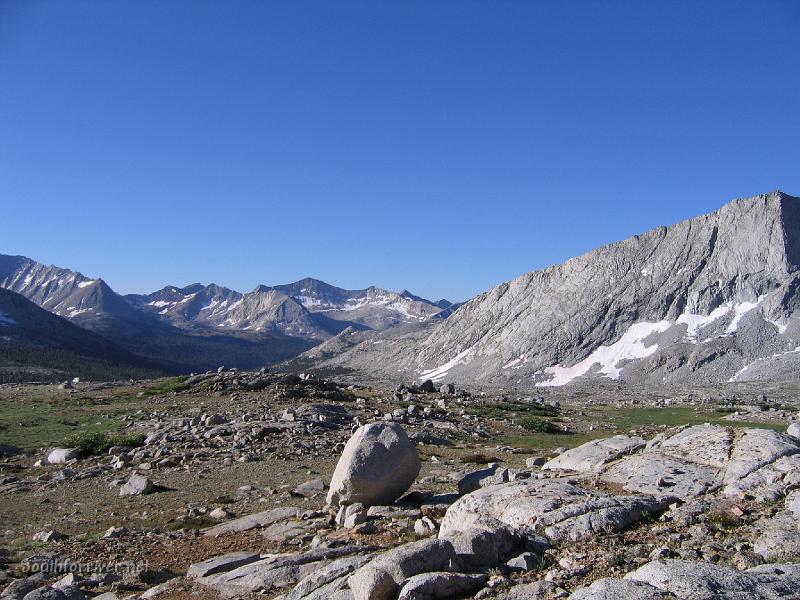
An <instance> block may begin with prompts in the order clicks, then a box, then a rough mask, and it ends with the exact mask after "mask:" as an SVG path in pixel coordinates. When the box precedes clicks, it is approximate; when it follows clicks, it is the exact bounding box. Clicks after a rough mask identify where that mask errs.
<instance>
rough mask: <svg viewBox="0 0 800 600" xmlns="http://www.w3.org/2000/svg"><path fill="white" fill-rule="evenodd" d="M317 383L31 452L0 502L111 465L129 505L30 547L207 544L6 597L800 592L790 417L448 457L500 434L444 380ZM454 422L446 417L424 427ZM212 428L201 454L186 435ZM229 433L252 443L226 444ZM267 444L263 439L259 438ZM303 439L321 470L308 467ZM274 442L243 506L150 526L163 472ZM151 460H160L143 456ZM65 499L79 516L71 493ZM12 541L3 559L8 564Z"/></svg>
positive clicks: (704, 596)
mask: <svg viewBox="0 0 800 600" xmlns="http://www.w3.org/2000/svg"><path fill="white" fill-rule="evenodd" d="M243 377H244V376H242V375H237V379H243ZM207 380H210V381H212V382H217V381H222V377H221V376H219V377H214V378H207ZM282 381H283V380H282ZM309 381H310V380H309ZM281 385H284V384H283V383H282V384H281ZM292 385H296V386H300V385H301V384H300V383H297V382H293V383H292ZM302 385H305V386H306V387H308V386H309V385H311V383H309V382H308V381H306V382H303V383H302ZM314 385H316V386H317V387H319V388H320V389H324V390H325V393H329V394H331V395H333V394H337V401H338V403H337V401H334V402H332V403H328V404H325V403H310V402H309V401H308V398H305V399H303V400H302V402H301V404H299V405H294V406H281V407H280V408H276V409H275V410H274V411H273V412H272V413H270V414H269V415H265V414H264V413H263V412H259V411H257V410H255V409H253V411H252V413H249V414H251V415H252V416H248V417H242V418H240V417H235V416H233V415H230V414H224V415H223V414H221V413H215V414H211V413H207V414H203V415H202V416H201V417H198V418H197V420H196V422H195V421H187V420H186V419H180V418H175V419H163V420H162V421H161V422H159V423H158V426H157V427H156V428H155V429H154V430H153V431H150V432H149V433H148V434H147V436H146V438H145V439H146V443H145V445H144V446H142V447H141V448H139V449H131V448H116V447H112V448H111V449H110V450H109V456H110V457H111V463H110V464H109V465H106V466H102V467H101V466H100V465H98V464H96V463H92V462H91V461H92V459H91V458H86V457H82V456H79V453H78V452H77V451H76V450H75V449H74V448H67V447H64V448H55V449H50V450H49V451H48V452H47V453H46V456H45V454H42V456H43V458H42V465H41V466H40V467H37V468H40V469H45V468H51V469H57V470H56V471H53V473H60V475H59V476H58V478H53V477H52V476H48V477H49V478H48V479H42V476H40V478H39V479H36V478H35V477H30V478H28V479H26V480H23V479H19V480H17V481H11V482H8V483H7V485H8V486H9V487H8V488H7V489H6V492H5V495H4V496H3V498H5V499H8V498H11V497H17V496H19V494H21V493H28V494H30V495H29V497H30V498H37V497H43V496H42V495H43V494H44V493H46V492H48V491H52V490H56V491H58V490H61V491H63V490H65V489H70V488H69V487H68V486H69V485H72V484H73V483H75V481H76V480H77V482H78V483H80V482H91V481H93V479H92V477H94V478H102V477H109V478H111V477H113V478H114V480H113V481H112V483H111V484H109V485H105V487H106V488H107V493H108V494H110V495H112V496H113V501H114V502H117V503H119V504H117V505H116V506H130V507H136V509H137V511H138V512H137V516H136V519H137V520H136V521H134V520H132V519H129V518H125V519H121V521H120V523H118V524H117V525H116V526H113V527H109V528H108V529H107V530H101V533H100V534H99V535H100V539H99V540H89V541H83V542H79V541H77V540H75V539H74V537H75V536H74V534H72V533H64V532H63V531H59V530H58V529H56V528H55V527H53V526H50V527H45V528H43V529H42V530H41V531H39V532H38V533H37V534H36V536H37V537H36V538H35V540H34V542H33V544H35V545H34V546H33V547H34V548H39V549H40V550H39V554H38V555H37V557H38V558H37V560H39V561H43V562H46V561H47V560H48V557H52V556H54V555H55V554H59V553H60V555H61V556H65V555H66V556H70V557H71V560H74V561H75V563H81V562H85V561H87V560H89V559H90V558H91V553H92V552H94V551H97V552H100V551H102V552H103V553H104V554H103V557H116V560H118V561H121V562H122V561H126V560H128V561H130V560H132V557H136V559H137V560H141V561H146V560H147V559H148V557H150V558H152V560H153V561H154V562H153V564H160V563H156V560H158V559H159V558H158V557H161V556H163V555H164V554H167V555H170V556H172V557H173V558H174V557H175V556H180V554H181V553H186V555H187V556H193V557H194V556H199V557H200V558H199V559H194V560H185V562H184V563H182V564H183V565H184V566H183V567H178V568H173V569H166V568H150V569H149V570H146V571H143V572H140V573H138V574H137V579H136V580H135V585H131V584H130V583H129V581H128V579H125V578H124V577H119V576H118V574H116V573H105V574H103V573H91V574H86V573H80V572H74V573H71V572H68V571H67V570H63V569H62V570H61V571H59V572H58V573H54V572H52V571H47V570H40V571H37V570H35V569H32V570H31V571H30V572H28V573H26V574H24V576H18V577H15V578H14V579H13V580H12V581H10V583H8V584H7V586H6V587H5V589H4V590H3V591H2V593H0V599H2V600H36V599H53V600H66V599H70V600H80V599H81V598H101V599H102V600H113V599H114V598H116V599H117V600H123V599H125V600H127V599H130V600H133V599H134V598H137V599H138V598H141V599H149V598H164V599H169V598H176V599H178V600H182V599H189V598H192V599H197V600H217V599H221V598H228V599H255V598H281V600H438V599H447V598H453V599H458V598H486V599H497V600H523V599H542V600H545V599H553V598H565V599H566V598H569V599H572V600H616V599H621V600H646V599H647V600H649V599H660V600H661V599H663V600H666V599H678V600H712V599H713V600H718V599H731V600H744V599H748V600H749V599H770V600H771V599H777V598H788V599H792V598H794V599H798V598H800V437H799V436H800V431H798V429H797V424H796V423H797V422H796V421H793V422H792V423H791V424H790V425H789V427H788V429H787V428H786V426H785V425H784V426H783V427H782V428H781V430H777V429H776V428H774V427H759V426H740V425H737V424H735V423H733V422H731V423H730V424H728V422H727V421H724V420H722V419H720V420H719V421H718V422H716V423H711V422H708V423H699V424H694V425H679V426H669V427H667V426H664V427H658V428H657V431H652V432H650V433H649V434H645V433H644V431H642V430H639V431H634V430H631V431H629V432H628V433H624V434H618V435H612V436H609V437H600V438H596V439H590V440H589V441H586V442H585V443H577V444H575V445H574V447H571V448H565V447H558V448H553V449H552V450H547V451H545V452H541V451H540V452H538V453H536V454H534V453H530V454H527V455H526V454H524V453H521V451H519V450H515V449H513V448H505V447H501V446H498V448H497V452H496V453H495V454H494V455H493V457H494V458H496V457H497V456H499V455H502V453H503V452H506V453H507V454H508V456H515V459H514V460H513V463H512V461H510V460H509V461H505V462H504V461H502V459H497V458H496V460H495V461H492V460H491V458H492V457H486V456H483V455H476V456H470V457H469V460H468V461H467V460H463V461H461V462H460V464H461V465H462V468H460V469H459V468H456V466H457V464H458V462H457V460H456V459H455V458H452V457H453V456H455V455H447V456H450V458H447V457H446V456H445V454H444V453H446V452H448V451H449V450H452V448H453V447H454V446H455V445H456V444H459V443H462V442H460V441H459V440H463V439H464V438H463V437H461V438H459V435H460V434H461V435H463V434H462V433H461V432H459V427H460V425H458V423H463V428H464V429H467V428H471V429H469V431H470V435H474V437H475V438H479V437H480V435H482V434H479V433H477V432H483V431H486V432H488V433H487V434H486V435H487V437H488V436H490V435H494V434H493V433H492V427H494V426H495V425H494V423H495V421H493V420H492V419H491V418H485V419H483V420H481V419H479V418H476V417H474V416H472V415H471V414H470V412H469V411H468V410H461V411H460V412H456V411H455V410H450V412H449V413H446V412H444V411H442V412H439V413H436V412H435V411H434V410H433V409H431V408H430V406H434V405H439V404H440V405H448V404H450V403H453V404H455V402H456V400H455V399H454V398H453V394H454V393H455V389H454V388H452V389H443V390H440V389H439V388H435V389H434V390H433V391H431V392H422V391H415V393H416V394H419V396H420V397H421V395H422V394H424V393H427V394H430V395H431V396H430V398H429V399H428V400H427V402H426V401H424V399H423V400H416V401H415V403H409V405H408V406H405V407H403V408H402V410H400V409H396V410H395V411H392V412H390V411H385V410H384V411H381V410H379V409H375V408H370V406H369V403H371V402H374V399H371V398H366V399H364V398H363V397H356V396H357V394H356V392H357V390H355V389H353V390H351V392H352V394H351V396H350V397H347V399H346V400H345V401H342V400H341V398H342V397H346V396H345V394H344V392H342V391H340V390H339V389H338V388H335V389H334V388H333V387H325V386H323V385H322V384H314ZM287 389H293V388H286V387H283V388H281V390H283V391H282V392H281V393H282V394H284V395H283V396H282V397H284V398H285V397H288V396H290V395H291V394H288V393H287V392H286V390H287ZM439 394H443V395H448V397H447V398H441V397H439V396H438V395H439ZM461 401H462V402H463V403H462V404H461V406H464V407H469V404H468V403H469V402H472V400H470V399H469V398H467V397H466V396H464V397H462V399H461ZM426 404H427V405H428V406H426ZM453 404H450V405H453ZM545 408H547V407H545ZM557 409H558V407H557V406H556V405H555V404H553V406H552V407H549V408H547V410H553V411H554V410H557ZM358 410H361V411H362V412H361V413H357V412H356V411H358ZM482 410H483V411H484V413H488V410H489V409H486V408H483V409H482ZM491 410H496V409H495V408H494V405H492V407H491ZM541 410H544V408H542V409H541ZM564 412H566V409H565V411H564ZM577 412H579V411H576V413H573V414H577ZM554 414H555V413H554ZM448 415H456V416H452V417H448ZM446 418H451V419H452V420H451V421H449V422H452V423H454V424H453V426H449V427H447V428H444V427H440V428H438V429H437V426H435V425H429V423H444V422H445V421H444V419H446ZM457 419H458V420H457ZM556 422H558V421H556ZM571 422H573V423H574V421H571ZM756 425H757V424H756ZM440 430H441V431H440ZM254 432H255V433H254ZM542 435H558V434H548V433H543V434H542ZM565 435H566V434H561V437H559V438H557V439H565V437H564V436H565ZM197 440H204V441H202V442H200V441H197ZM275 440H285V443H284V444H283V445H282V444H280V443H275ZM289 440H294V441H295V442H297V441H298V440H305V441H304V442H303V443H304V444H305V446H304V448H298V449H297V450H298V456H301V457H305V458H301V459H302V460H305V461H306V462H302V463H301V462H291V461H292V460H294V458H293V456H294V455H293V454H291V453H290V451H289V450H291V448H289V446H288V444H289ZM211 441H214V443H215V446H214V448H212V449H210V450H207V449H206V448H207V447H206V446H204V447H202V448H200V449H197V447H196V446H193V444H195V443H198V444H199V443H203V444H206V443H209V444H210V442H211ZM216 441H218V443H217V442H216ZM226 443H233V444H234V447H235V448H236V449H238V450H239V452H240V454H239V456H241V457H245V458H242V459H237V460H229V458H223V456H225V457H227V456H228V455H227V454H224V452H226V451H225V450H224V449H225V448H226V446H225V445H224V444H226ZM259 444H263V447H264V448H265V450H264V451H263V452H262V453H261V454H259V453H256V452H255V451H254V450H253V448H255V447H259V446H258V445H259ZM463 447H464V448H474V446H468V445H466V444H465V445H464V446H463ZM180 448H183V449H184V453H183V454H180V456H181V458H176V457H177V456H179V453H178V452H177V451H176V450H177V449H180ZM208 448H211V446H208ZM309 449H313V450H314V451H316V452H317V453H318V454H319V456H320V460H327V459H330V463H328V464H329V465H330V466H328V467H326V468H325V469H320V470H315V469H313V468H311V467H310V466H308V462H307V457H308V455H309ZM189 452H192V454H189ZM267 454H269V455H270V456H273V455H274V456H275V457H276V458H275V462H270V463H268V464H269V467H268V468H269V469H277V468H279V467H278V466H277V465H279V464H281V462H283V463H286V464H290V465H292V469H294V471H299V473H296V474H297V477H298V478H296V479H294V480H293V483H291V484H287V485H284V486H283V487H282V488H278V487H276V488H275V489H273V490H269V491H266V492H264V495H263V496H262V497H260V498H259V499H258V500H256V501H254V502H248V503H245V502H243V501H241V502H240V501H239V500H238V499H239V498H242V497H245V498H246V497H250V496H252V495H253V493H254V491H255V489H254V486H252V485H244V486H238V487H237V488H235V489H222V490H220V489H216V491H215V493H217V494H218V497H219V498H220V500H219V501H218V502H216V508H215V509H214V510H210V511H199V510H194V509H193V508H192V507H190V512H189V514H187V515H186V516H185V517H184V518H182V520H181V522H180V525H181V528H180V529H173V530H171V531H170V530H165V529H164V528H155V527H153V528H152V529H150V530H148V529H146V528H145V529H143V528H142V525H141V523H143V522H145V521H146V520H147V519H148V518H149V517H150V515H151V514H152V515H153V516H154V517H156V518H157V514H158V511H159V509H158V507H159V504H158V503H159V502H165V501H166V500H168V499H169V498H170V497H171V496H170V494H173V495H174V494H178V493H180V492H181V490H179V489H177V484H176V483H175V481H177V479H175V478H172V479H171V478H170V477H168V475H169V474H170V473H185V472H189V473H191V472H192V471H193V470H194V469H195V467H194V465H195V464H196V463H195V462H194V461H200V460H202V461H205V462H204V463H203V464H204V465H206V466H205V467H204V470H203V471H202V472H203V473H204V475H203V476H202V477H200V478H199V479H198V481H201V482H202V481H204V480H206V479H208V478H210V477H212V476H213V474H214V473H215V472H218V473H221V474H222V480H223V482H224V479H225V475H224V474H225V473H226V470H230V473H231V475H230V477H233V476H234V475H233V474H234V473H235V472H236V471H235V469H237V468H240V469H244V470H245V471H246V470H247V469H256V468H257V465H261V464H263V463H262V462H260V461H263V460H265V459H263V458H259V457H260V456H265V455H267ZM520 454H521V455H520ZM543 454H544V455H543ZM443 456H444V457H443ZM482 459H483V460H482ZM145 460H146V461H147V464H148V465H150V464H154V465H160V466H162V467H163V468H152V467H148V468H142V467H141V462H138V463H137V461H145ZM215 460H216V461H217V462H213V461H215ZM137 464H138V465H139V466H138V468H137V467H136V466H135V465H137ZM320 464H322V463H320ZM47 465H53V467H48V466H47ZM237 465H238V466H237ZM466 465H469V467H468V468H463V467H464V466H466ZM67 470H71V471H72V473H73V474H72V475H69V474H66V475H65V474H64V471H67ZM120 471H121V472H122V474H117V473H118V472H120ZM282 473H283V472H282ZM92 474H94V475H92ZM284 476H285V475H283V474H282V475H280V477H284ZM275 477H276V478H278V477H279V475H276V476H275ZM59 478H60V479H59ZM87 485H88V484H87ZM230 485H231V486H233V485H235V484H230ZM37 486H38V487H37ZM223 486H224V483H223ZM14 494H16V495H17V496H14ZM225 494H227V495H225ZM65 498H67V501H69V502H72V506H74V507H76V508H75V510H76V514H77V510H78V508H77V504H78V503H80V500H74V499H73V498H74V497H73V496H66V497H65ZM270 498H272V499H276V498H282V499H286V500H287V502H285V503H284V502H282V503H278V502H275V501H272V500H270ZM67 501H64V502H65V504H66V503H67ZM242 506H247V507H250V508H251V510H249V511H246V512H245V511H243V510H241V507H242ZM253 509H255V510H253ZM191 510H194V512H191ZM117 516H119V515H117ZM123 523H124V526H123ZM102 531H105V532H104V533H102ZM36 545H38V546H36ZM92 548H96V549H98V550H92ZM8 556H9V555H4V556H2V557H0V558H2V559H4V560H5V562H6V563H8V562H9V561H10V558H8ZM31 560H33V559H31ZM29 564H33V563H29ZM175 564H177V563H175Z"/></svg>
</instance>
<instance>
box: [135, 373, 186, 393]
mask: <svg viewBox="0 0 800 600" xmlns="http://www.w3.org/2000/svg"><path fill="white" fill-rule="evenodd" d="M188 379H189V378H188V377H172V378H170V379H166V380H164V381H159V382H158V383H156V384H155V385H151V386H149V387H148V388H146V389H144V390H143V391H144V395H145V396H163V395H165V394H171V393H172V392H183V391H184V390H186V389H188V387H189V386H187V385H186V381H187V380H188Z"/></svg>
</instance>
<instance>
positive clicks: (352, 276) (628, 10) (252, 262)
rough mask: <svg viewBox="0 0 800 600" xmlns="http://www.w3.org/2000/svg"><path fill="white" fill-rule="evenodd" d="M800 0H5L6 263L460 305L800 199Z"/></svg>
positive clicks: (0, 184)
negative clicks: (678, 230) (375, 288)
mask: <svg viewBox="0 0 800 600" xmlns="http://www.w3.org/2000/svg"><path fill="white" fill-rule="evenodd" d="M799 30H800V3H798V2H778V1H766V2H756V1H753V2H729V1H724V2H722V1H720V2H702V3H698V2H678V1H675V2H661V3H659V2H638V1H636V2H633V1H631V2H625V1H621V0H620V1H614V2H602V1H596V2H595V1H592V2H502V3H498V2H488V1H487V2H471V1H468V0H458V1H455V0H453V1H450V2H430V1H426V2H413V1H405V0H404V1H402V2H399V1H398V2H322V1H320V2H305V1H292V2H288V1H287V2H280V3H279V2H260V1H259V2H256V1H253V2H242V1H229V2H222V1H219V2H203V1H197V0H195V1H191V2H189V1H186V2H180V1H175V0H173V1H165V2H155V1H150V2H148V1H144V2H142V1H139V0H136V1H133V0H131V1H127V2H117V1H109V0H101V1H97V2H82V1H80V0H71V1H70V2H62V1H52V2H42V1H37V0H19V1H17V0H0V253H10V254H25V255H28V256H31V257H33V258H35V259H37V260H40V261H42V262H46V263H55V264H58V265H61V266H66V267H70V268H74V269H77V270H80V271H82V272H83V273H85V274H87V275H90V276H102V277H104V278H105V279H106V280H107V281H108V282H109V283H110V284H111V285H112V287H114V288H115V289H117V290H118V291H120V292H134V291H139V292H143V291H151V290H155V289H157V288H160V287H162V286H164V285H166V284H176V285H183V284H188V283H191V282H195V281H200V282H204V283H208V282H212V281H213V282H216V283H219V284H222V285H226V286H229V287H233V288H235V289H240V290H243V291H247V290H250V289H252V288H253V287H255V286H256V284H258V283H267V284H277V283H286V282H290V281H294V280H296V279H299V278H301V277H304V276H312V277H318V278H321V279H324V280H326V281H328V282H330V283H334V284H337V285H340V286H343V287H351V288H354V287H365V286H367V285H371V284H374V285H380V286H383V287H387V288H390V289H401V288H408V289H410V290H412V291H414V292H415V293H418V294H422V295H426V296H429V297H434V298H440V297H447V298H450V299H455V300H463V299H466V298H468V297H470V296H472V295H474V294H476V293H479V292H481V291H484V290H486V289H488V288H490V287H491V286H493V285H495V284H497V283H499V282H501V281H504V280H507V279H511V278H513V277H516V276H517V275H520V274H522V273H525V272H527V271H530V270H533V269H536V268H541V267H545V266H547V265H549V264H552V263H556V262H561V261H563V260H565V259H567V258H569V257H570V256H574V255H577V254H580V253H582V252H585V251H587V250H590V249H592V248H594V247H596V246H598V245H601V244H604V243H607V242H611V241H615V240H618V239H622V238H625V237H628V236H630V235H632V234H635V233H640V232H643V231H646V230H648V229H650V228H652V227H655V226H658V225H665V224H670V223H673V222H676V221H678V220H681V219H683V218H686V217H690V216H694V215H697V214H701V213H704V212H708V211H711V210H715V209H717V208H719V207H720V206H721V205H722V204H724V203H725V202H727V201H728V200H731V199H733V198H737V197H743V196H751V195H755V194H758V193H762V192H767V191H770V190H773V189H783V190H785V191H787V192H789V193H793V194H795V195H800V144H798V139H800V110H798V98H800V93H798V92H800V42H798V34H797V32H798V31H799Z"/></svg>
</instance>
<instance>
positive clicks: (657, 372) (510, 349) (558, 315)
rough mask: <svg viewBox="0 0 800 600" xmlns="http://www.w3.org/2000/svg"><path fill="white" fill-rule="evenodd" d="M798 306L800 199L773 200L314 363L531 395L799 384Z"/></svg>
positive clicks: (553, 271)
mask: <svg viewBox="0 0 800 600" xmlns="http://www.w3.org/2000/svg"><path fill="white" fill-rule="evenodd" d="M799 307H800V199H798V198H795V197H792V196H789V195H788V194H785V193H783V192H773V193H770V194H765V195H760V196H756V197H753V198H746V199H738V200H734V201H733V202H731V203H729V204H727V205H725V206H724V207H723V208H721V209H720V210H718V211H716V212H713V213H710V214H707V215H703V216H700V217H696V218H693V219H688V220H686V221H682V222H680V223H677V224H675V225H673V226H671V227H657V228H655V229H653V230H651V231H649V232H647V233H644V234H642V235H636V236H633V237H631V238H628V239H626V240H624V241H620V242H617V243H613V244H609V245H607V246H603V247H601V248H598V249H597V250H594V251H592V252H589V253H587V254H584V255H582V256H578V257H576V258H572V259H570V260H568V261H566V262H564V263H562V264H559V265H553V266H551V267H549V268H546V269H542V270H538V271H533V272H531V273H528V274H526V275H522V276H521V277H519V278H517V279H515V280H513V281H509V282H506V283H502V284H500V285H498V286H497V287H495V288H493V289H491V290H489V291H487V292H486V293H484V294H481V295H479V296H478V297H476V298H474V299H473V300H471V301H469V302H467V303H466V304H464V305H463V306H461V307H459V308H458V309H457V310H456V311H455V312H454V313H453V314H452V315H451V316H450V317H449V318H447V319H443V320H439V321H438V322H435V323H432V324H431V326H429V327H427V328H425V329H418V330H416V331H413V332H409V333H407V334H404V335H401V336H396V335H388V334H385V335H374V336H371V337H369V338H367V339H359V340H357V343H352V344H344V345H343V347H342V348H341V351H340V352H337V353H334V354H326V355H324V356H318V357H317V360H316V361H315V364H316V366H317V367H319V368H333V367H336V368H347V369H351V370H353V371H356V372H363V373H369V374H371V375H373V376H375V375H380V376H383V377H386V378H393V379H406V380H408V379H411V378H419V379H425V378H431V379H433V380H434V381H444V380H447V381H453V382H456V383H478V384H486V385H501V386H520V387H535V386H559V385H565V384H568V383H573V382H585V381H596V380H605V381H608V380H612V381H615V380H616V381H627V382H640V383H648V384H663V383H714V382H721V381H745V380H758V379H797V378H798V376H799V374H800V370H798V367H800V312H798V308H799ZM327 345H329V346H330V345H331V344H330V343H328V344H327ZM314 353H317V354H319V351H318V350H317V349H314V350H312V351H310V352H309V353H308V354H306V355H305V356H309V355H313V354H314Z"/></svg>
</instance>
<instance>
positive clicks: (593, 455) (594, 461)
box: [542, 435, 645, 473]
mask: <svg viewBox="0 0 800 600" xmlns="http://www.w3.org/2000/svg"><path fill="white" fill-rule="evenodd" d="M644 446H645V441H644V440H643V439H642V438H640V437H632V436H628V435H616V436H614V437H612V438H608V439H605V440H594V441H591V442H587V443H586V444H583V445H581V446H578V447H577V448H572V449H571V450H567V451H566V452H563V453H562V454H559V455H558V456H556V457H555V458H553V459H552V460H549V461H548V462H546V463H545V464H544V466H543V467H542V469H549V470H564V471H576V472H578V473H587V472H592V471H599V470H600V469H601V468H602V467H603V465H605V464H606V463H607V462H609V461H612V460H614V459H616V458H619V457H620V456H623V455H625V454H631V453H632V452H636V451H637V450H640V449H641V448H644Z"/></svg>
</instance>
